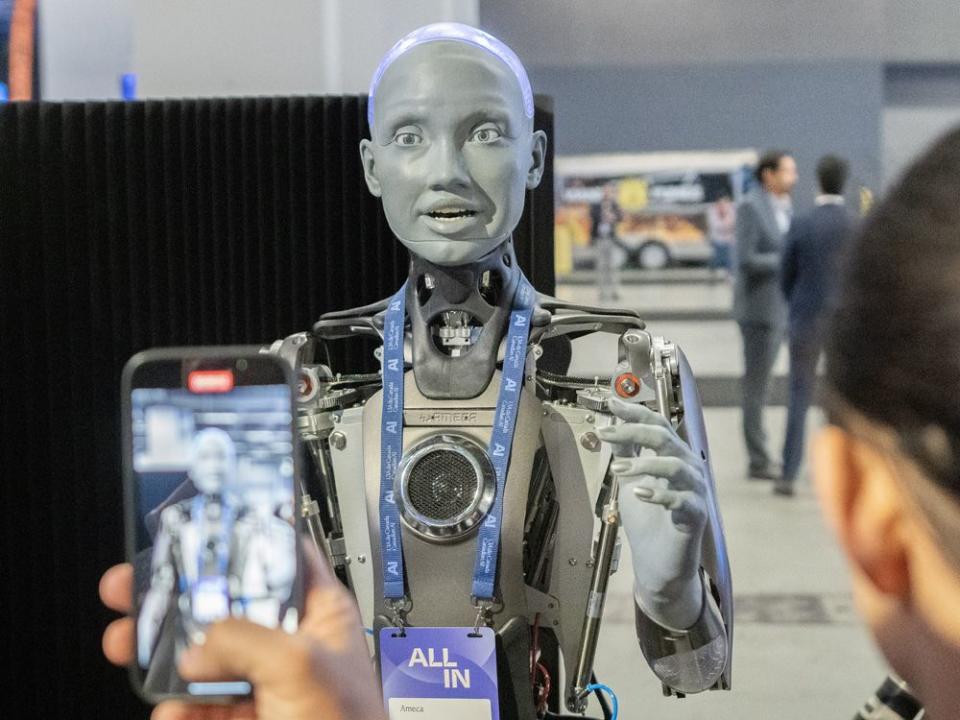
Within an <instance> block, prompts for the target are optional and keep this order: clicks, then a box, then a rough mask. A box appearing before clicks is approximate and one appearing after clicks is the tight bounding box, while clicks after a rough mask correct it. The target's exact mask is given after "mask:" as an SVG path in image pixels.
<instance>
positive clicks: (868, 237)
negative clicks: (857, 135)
mask: <svg viewBox="0 0 960 720" xmlns="http://www.w3.org/2000/svg"><path fill="white" fill-rule="evenodd" d="M957 198H960V129H957V130H954V131H953V132H951V133H950V134H948V135H947V136H945V137H944V138H943V139H942V140H940V141H939V142H938V143H937V144H936V145H935V146H934V147H933V148H932V149H931V150H930V151H928V152H927V154H926V155H924V156H923V157H922V158H921V159H920V160H919V161H917V162H916V163H915V164H914V165H913V166H912V167H911V168H910V169H908V170H907V172H906V174H905V175H904V176H903V177H902V179H901V180H900V181H899V183H898V184H897V186H895V187H894V188H893V190H892V191H890V193H889V194H888V196H887V197H886V199H884V200H883V201H882V202H881V203H880V204H879V206H878V207H877V208H876V209H875V210H874V212H873V213H872V215H871V216H870V217H869V218H868V219H867V220H866V221H865V225H864V228H863V230H862V232H861V233H860V234H859V236H858V237H857V239H856V240H855V241H854V242H853V243H852V244H851V247H850V252H849V255H848V258H847V259H846V260H845V262H844V265H843V272H842V276H841V282H840V291H839V297H838V302H837V310H836V313H835V317H834V319H833V321H832V324H831V327H830V329H829V331H828V335H827V337H826V352H827V377H826V379H827V388H826V389H827V393H826V397H825V401H826V405H827V410H828V418H829V423H830V424H829V425H828V426H827V427H826V428H825V429H824V430H822V431H821V432H820V434H819V436H818V438H817V440H816V443H815V447H814V454H813V459H814V474H815V477H816V484H817V489H818V492H819V495H820V499H821V502H822V505H823V508H824V511H825V514H826V516H827V518H828V519H829V521H830V523H831V525H832V526H833V528H834V530H835V531H836V533H837V536H838V537H839V540H840V544H841V545H842V547H843V549H844V551H845V553H846V555H847V558H848V560H849V563H850V566H851V568H852V571H853V590H854V597H855V600H856V602H857V606H858V608H859V610H860V612H861V614H862V615H863V617H864V618H865V620H866V622H867V624H868V625H869V627H870V629H871V631H872V633H873V635H874V637H875V638H876V640H877V643H878V644H879V646H880V649H881V650H882V652H883V654H884V655H885V656H886V658H887V660H888V661H889V662H890V664H891V666H892V667H893V669H894V670H895V671H896V672H897V673H898V674H899V675H900V676H901V677H902V678H903V679H904V680H906V682H907V683H908V684H909V686H910V688H911V690H912V692H913V693H914V694H915V695H916V696H917V698H918V699H919V700H920V701H921V702H922V703H923V705H924V706H925V707H926V713H927V714H926V715H925V716H924V717H925V718H926V719H927V720H947V719H948V718H956V717H957V716H958V714H960V612H958V611H957V610H958V608H960V283H958V278H960V203H958V202H957Z"/></svg>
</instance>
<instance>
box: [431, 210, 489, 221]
mask: <svg viewBox="0 0 960 720" xmlns="http://www.w3.org/2000/svg"><path fill="white" fill-rule="evenodd" d="M427 214H428V215H429V216H430V217H432V218H433V219H434V220H457V219H459V218H466V217H473V216H474V215H476V214H477V211H476V210H434V211H433V212H429V213H427Z"/></svg>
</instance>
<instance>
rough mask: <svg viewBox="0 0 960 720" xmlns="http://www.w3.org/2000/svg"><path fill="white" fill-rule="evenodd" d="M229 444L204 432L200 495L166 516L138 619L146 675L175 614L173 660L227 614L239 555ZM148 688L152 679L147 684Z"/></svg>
mask: <svg viewBox="0 0 960 720" xmlns="http://www.w3.org/2000/svg"><path fill="white" fill-rule="evenodd" d="M236 474H237V457H236V450H235V448H234V444H233V441H232V440H231V439H230V436H229V435H228V434H227V433H226V432H225V431H223V430H220V429H219V428H205V429H203V430H201V431H200V432H198V433H197V434H196V437H195V438H194V440H193V448H192V457H191V462H190V470H189V476H190V480H191V481H192V482H193V484H194V486H195V487H196V488H197V490H198V491H199V494H198V495H195V496H194V497H192V498H189V499H187V500H183V501H181V502H179V503H175V504H173V505H170V506H168V507H166V508H164V510H163V512H162V513H161V515H160V526H159V529H158V531H157V536H156V540H155V542H154V546H153V553H152V557H151V561H150V585H149V587H148V588H147V591H146V593H145V594H144V596H143V600H142V602H141V606H140V613H139V615H138V618H137V634H138V641H137V648H138V652H139V658H138V660H139V662H140V665H141V667H144V668H146V667H149V666H150V664H151V659H152V658H153V655H154V649H155V647H156V644H157V642H158V640H159V638H160V635H161V626H162V625H163V623H164V620H165V619H166V618H168V617H169V616H170V615H171V610H174V611H175V612H174V616H175V618H176V619H175V621H174V622H175V625H176V627H175V631H174V643H175V657H179V655H180V653H181V652H182V651H183V650H184V649H186V647H187V646H188V645H189V644H191V643H196V642H202V641H203V637H204V630H205V628H206V627H207V626H208V625H209V624H210V623H213V622H216V621H217V620H222V619H223V618H225V617H227V616H228V615H229V614H230V591H229V588H228V579H229V576H230V573H231V571H232V569H231V568H230V567H229V566H228V564H229V559H230V558H231V557H233V556H234V555H235V553H233V552H232V546H233V534H234V533H233V525H234V523H235V521H236V517H235V515H236V508H235V507H234V502H233V499H232V498H230V496H229V495H228V493H227V491H228V488H229V486H230V485H231V483H234V482H235V481H236ZM148 680H149V677H148Z"/></svg>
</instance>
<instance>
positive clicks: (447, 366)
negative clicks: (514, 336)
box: [407, 239, 520, 399]
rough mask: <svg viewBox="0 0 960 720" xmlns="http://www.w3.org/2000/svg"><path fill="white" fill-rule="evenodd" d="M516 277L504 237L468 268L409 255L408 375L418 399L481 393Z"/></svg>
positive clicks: (491, 368)
mask: <svg viewBox="0 0 960 720" xmlns="http://www.w3.org/2000/svg"><path fill="white" fill-rule="evenodd" d="M519 279H520V268H519V266H518V265H517V258H516V255H515V254H514V251H513V242H512V241H511V240H509V239H508V240H506V241H504V243H503V244H501V245H499V246H498V247H497V248H496V249H494V250H493V251H492V252H490V253H488V254H487V255H484V256H483V257H482V258H480V259H479V260H477V261H476V262H473V263H470V264H468V265H458V266H455V267H446V266H442V265H435V264H434V263H431V262H430V261H428V260H425V259H424V258H421V257H418V256H416V255H412V256H411V262H410V281H409V282H408V284H407V313H408V315H409V318H410V324H411V327H412V330H413V374H414V378H415V379H416V381H417V388H418V389H419V390H420V392H421V393H422V394H423V395H425V396H426V397H428V398H432V399H468V398H473V397H476V396H477V395H479V394H480V393H482V392H483V391H484V390H485V389H486V387H487V385H488V384H489V383H490V379H491V378H492V377H493V372H494V370H495V369H496V366H497V352H498V351H499V349H500V340H501V338H502V337H503V333H504V330H505V328H506V326H507V321H508V320H509V318H510V310H511V306H512V303H513V295H514V293H515V291H516V289H517V284H518V282H519Z"/></svg>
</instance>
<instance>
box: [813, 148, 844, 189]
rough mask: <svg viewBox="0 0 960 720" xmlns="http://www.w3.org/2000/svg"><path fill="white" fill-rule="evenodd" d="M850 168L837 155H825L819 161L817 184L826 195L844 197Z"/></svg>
mask: <svg viewBox="0 0 960 720" xmlns="http://www.w3.org/2000/svg"><path fill="white" fill-rule="evenodd" d="M849 172H850V166H849V165H848V164H847V161H846V160H844V159H843V158H842V157H838V156H837V155H824V156H823V157H822V158H820V159H819V160H818V161H817V182H818V183H819V184H820V192H822V193H823V194H824V195H842V194H843V186H844V185H846V184H847V176H848V174H849Z"/></svg>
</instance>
